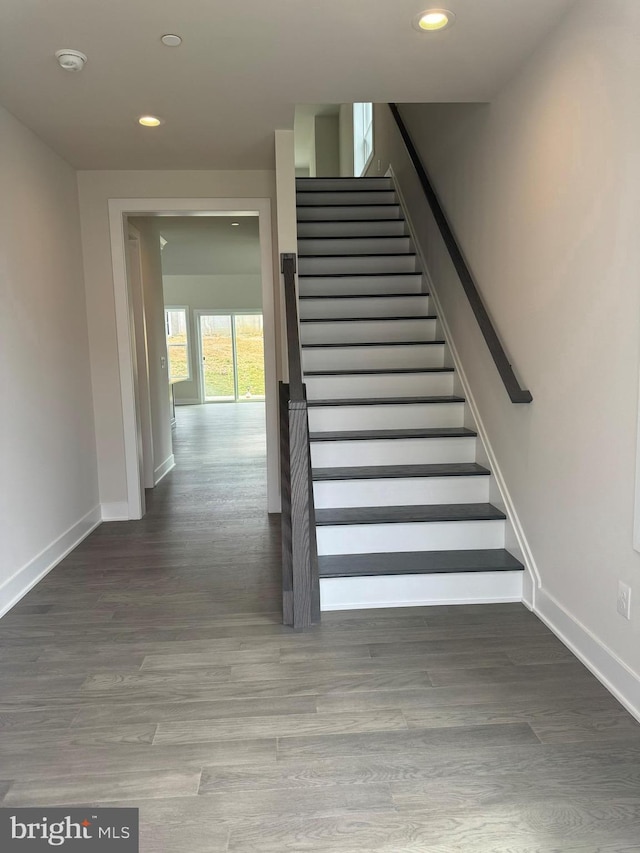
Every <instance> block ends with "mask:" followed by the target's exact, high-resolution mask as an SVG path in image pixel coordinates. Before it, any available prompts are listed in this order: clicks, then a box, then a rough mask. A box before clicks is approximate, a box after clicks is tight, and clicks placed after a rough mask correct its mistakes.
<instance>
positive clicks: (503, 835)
mask: <svg viewBox="0 0 640 853" xmlns="http://www.w3.org/2000/svg"><path fill="white" fill-rule="evenodd" d="M263 417H264V414H263V408H262V406H260V405H257V404H246V405H238V406H235V405H220V406H209V407H189V408H183V409H179V410H178V427H177V432H176V437H175V452H176V459H177V467H176V469H175V470H174V471H173V472H172V473H171V474H169V475H168V476H167V477H166V478H165V480H163V482H162V483H161V484H160V485H159V486H158V487H157V488H156V489H155V491H154V493H153V494H151V495H150V496H149V512H148V514H147V516H146V517H145V518H144V519H143V520H142V521H139V522H130V523H126V524H125V523H111V524H104V525H102V527H100V528H99V529H98V530H96V531H95V533H94V534H93V535H92V536H91V537H90V538H89V539H87V540H86V541H85V542H84V543H83V544H82V545H81V546H80V547H79V548H78V549H77V550H76V551H75V552H74V553H72V554H71V555H70V556H69V557H68V558H67V559H66V560H65V561H64V562H63V563H61V564H60V565H59V566H58V567H57V568H56V569H55V570H54V571H53V572H52V573H51V574H50V575H49V576H48V577H47V578H46V579H45V580H43V581H42V583H41V584H39V585H38V586H37V587H36V588H35V589H34V590H32V592H31V593H30V594H29V595H28V596H27V597H26V598H25V599H23V601H22V602H21V604H20V605H19V606H18V607H16V608H15V609H14V610H13V611H12V612H11V613H10V614H8V615H7V616H6V617H5V618H4V619H2V621H0V651H1V658H0V804H1V805H3V806H35V805H51V806H53V805H81V804H82V805H85V804H86V805H89V804H91V805H107V804H109V805H128V806H137V807H139V808H140V823H141V850H143V851H146V853H182V851H189V853H222V851H224V853H282V851H295V853H305V852H306V851H313V852H314V853H316V851H317V853H363V851H367V853H405V851H408V853H422V852H423V851H429V853H459V852H461V851H464V853H470V851H471V853H476V851H477V852H478V853H558V852H559V851H571V853H614V852H615V853H622V851H624V852H625V853H631V851H638V850H640V726H638V724H637V723H635V722H634V721H633V720H632V718H631V717H630V716H629V715H628V714H627V713H626V712H625V711H624V710H623V709H622V708H621V707H620V706H619V704H618V703H617V702H616V701H615V700H614V699H613V698H612V697H611V696H610V695H609V694H608V693H607V691H606V690H605V689H604V688H603V687H602V686H601V685H600V684H599V683H598V682H597V681H596V680H595V679H594V678H593V677H592V676H591V675H590V674H589V673H588V672H587V671H586V670H585V668H584V667H583V666H582V665H581V664H580V663H579V662H578V661H577V660H576V659H575V658H574V657H572V655H571V654H570V653H569V652H568V651H567V650H566V649H565V648H564V647H563V646H562V644H561V643H560V642H559V641H558V640H557V639H556V638H555V637H554V636H553V635H552V634H551V633H550V632H549V631H548V630H547V629H546V628H545V627H544V626H543V625H542V624H541V623H540V622H539V621H538V620H537V619H536V618H535V617H534V616H533V615H532V614H530V613H529V612H528V611H527V610H525V609H524V608H523V607H521V606H519V605H499V606H498V605H497V606H484V607H458V608H454V607H438V608H411V609H406V610H402V609H397V610H381V611H351V612H345V613H327V614H324V615H323V622H322V625H321V626H320V627H319V628H317V629H314V630H313V631H311V632H308V633H304V634H296V633H294V632H293V631H291V630H290V629H288V628H284V627H283V626H282V625H281V624H280V614H279V605H280V592H279V583H278V581H279V529H278V522H277V520H276V519H275V518H271V519H270V518H269V517H268V516H267V514H266V511H265V506H266V489H265V458H264V435H263Z"/></svg>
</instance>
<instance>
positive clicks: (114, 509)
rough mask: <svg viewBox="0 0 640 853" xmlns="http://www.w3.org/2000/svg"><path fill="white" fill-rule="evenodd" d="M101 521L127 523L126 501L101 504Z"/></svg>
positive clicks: (127, 507)
mask: <svg viewBox="0 0 640 853" xmlns="http://www.w3.org/2000/svg"><path fill="white" fill-rule="evenodd" d="M102 520H103V521H129V504H128V503H127V502H126V501H110V502H107V503H103V504H102Z"/></svg>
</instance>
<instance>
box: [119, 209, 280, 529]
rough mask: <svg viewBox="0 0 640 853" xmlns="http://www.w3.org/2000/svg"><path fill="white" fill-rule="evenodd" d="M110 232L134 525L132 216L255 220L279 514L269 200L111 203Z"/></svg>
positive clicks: (270, 506)
mask: <svg viewBox="0 0 640 853" xmlns="http://www.w3.org/2000/svg"><path fill="white" fill-rule="evenodd" d="M108 208H109V231H110V235H111V262H112V267H113V294H114V300H115V309H116V330H117V341H118V364H119V371H120V397H121V402H122V420H123V427H124V457H125V460H124V461H125V470H126V482H127V506H128V515H129V518H130V519H137V518H142V516H143V514H144V490H143V488H141V484H142V480H143V477H142V471H141V465H142V460H141V454H139V452H138V448H139V446H140V445H141V442H142V432H141V422H140V421H141V419H140V416H139V400H138V395H137V393H136V387H137V384H138V383H137V375H136V364H135V340H136V338H135V329H136V323H135V317H136V313H137V312H135V305H134V300H133V299H132V294H131V288H130V286H129V282H128V279H127V265H126V242H125V241H126V240H127V235H128V217H130V216H257V217H258V223H259V238H260V276H261V281H262V316H263V328H264V370H265V419H266V439H267V511H268V512H280V484H279V464H280V463H279V432H278V385H277V375H276V312H275V293H274V275H273V245H272V230H271V229H272V224H271V199H270V198H115V199H113V198H112V199H109V205H108Z"/></svg>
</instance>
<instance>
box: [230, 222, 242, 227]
mask: <svg viewBox="0 0 640 853" xmlns="http://www.w3.org/2000/svg"><path fill="white" fill-rule="evenodd" d="M231 224H232V225H234V226H235V225H240V223H239V222H232V223H231Z"/></svg>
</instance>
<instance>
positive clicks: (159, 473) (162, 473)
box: [153, 453, 176, 486]
mask: <svg viewBox="0 0 640 853" xmlns="http://www.w3.org/2000/svg"><path fill="white" fill-rule="evenodd" d="M175 467H176V460H175V458H174V456H173V453H172V454H170V455H169V456H167V458H166V459H165V460H164V462H163V463H162V464H161V465H158V467H157V468H156V469H155V471H154V472H153V485H154V486H157V485H158V483H159V482H160V480H162V478H163V477H166V476H167V474H168V473H169V471H172V470H173V469H174V468H175Z"/></svg>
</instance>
